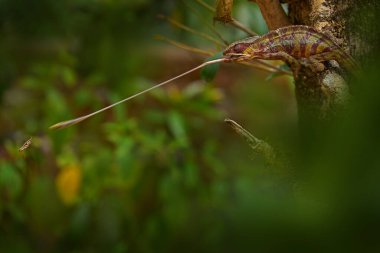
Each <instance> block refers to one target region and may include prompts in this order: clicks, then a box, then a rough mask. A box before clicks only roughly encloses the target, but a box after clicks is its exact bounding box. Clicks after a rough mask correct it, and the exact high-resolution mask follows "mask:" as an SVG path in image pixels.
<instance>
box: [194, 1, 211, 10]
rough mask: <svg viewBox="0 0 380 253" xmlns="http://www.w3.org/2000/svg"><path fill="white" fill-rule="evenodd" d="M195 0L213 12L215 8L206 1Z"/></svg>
mask: <svg viewBox="0 0 380 253" xmlns="http://www.w3.org/2000/svg"><path fill="white" fill-rule="evenodd" d="M195 1H197V3H199V4H200V5H202V6H203V7H205V8H206V9H207V10H209V11H211V12H215V9H214V8H213V7H212V6H210V5H208V4H207V3H205V2H203V1H202V0H195Z"/></svg>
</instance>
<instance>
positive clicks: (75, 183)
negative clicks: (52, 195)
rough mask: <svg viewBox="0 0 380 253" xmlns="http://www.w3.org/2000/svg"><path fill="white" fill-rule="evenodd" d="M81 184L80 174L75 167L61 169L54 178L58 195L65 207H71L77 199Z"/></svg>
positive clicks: (78, 169)
mask: <svg viewBox="0 0 380 253" xmlns="http://www.w3.org/2000/svg"><path fill="white" fill-rule="evenodd" d="M81 182H82V172H81V170H80V168H79V166H77V165H70V166H67V167H64V168H62V170H61V171H60V173H59V174H58V176H57V178H56V182H55V183H56V187H57V191H58V194H59V196H60V198H61V200H62V201H63V203H65V204H66V205H72V204H74V203H75V201H76V200H77V199H78V193H79V189H80V185H81Z"/></svg>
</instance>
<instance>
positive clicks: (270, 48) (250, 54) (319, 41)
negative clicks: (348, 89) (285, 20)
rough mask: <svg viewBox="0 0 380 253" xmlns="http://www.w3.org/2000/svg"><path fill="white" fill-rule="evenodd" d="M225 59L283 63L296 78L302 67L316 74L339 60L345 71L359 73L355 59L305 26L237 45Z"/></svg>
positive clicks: (323, 35)
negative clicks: (329, 63) (328, 64)
mask: <svg viewBox="0 0 380 253" xmlns="http://www.w3.org/2000/svg"><path fill="white" fill-rule="evenodd" d="M223 55H224V56H225V57H226V59H228V60H231V61H247V60H251V59H266V60H283V61H285V62H286V63H288V64H289V65H290V67H291V69H292V70H293V74H294V76H295V77H296V78H297V76H298V72H299V70H300V68H301V64H302V65H306V66H308V67H311V68H312V69H313V71H317V70H318V69H321V68H322V69H323V68H324V66H323V64H322V63H323V62H325V61H329V60H336V61H337V62H338V63H339V66H340V67H343V68H344V69H345V70H346V71H349V72H353V71H355V70H357V69H358V67H357V64H356V63H355V61H354V60H353V58H352V57H351V56H350V55H349V54H347V53H346V52H345V51H344V50H343V49H342V48H341V47H339V46H338V45H337V44H336V43H335V42H334V39H332V38H331V37H330V36H328V35H326V34H324V33H321V32H318V31H317V30H315V29H314V28H312V27H309V26H304V25H293V26H286V27H282V28H279V29H277V30H274V31H271V32H269V33H267V34H264V35H262V36H254V37H249V38H246V39H243V40H240V41H236V42H234V43H232V44H231V45H229V46H228V47H227V48H226V49H225V51H224V52H223Z"/></svg>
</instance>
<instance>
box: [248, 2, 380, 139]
mask: <svg viewBox="0 0 380 253" xmlns="http://www.w3.org/2000/svg"><path fill="white" fill-rule="evenodd" d="M250 1H252V2H256V3H257V4H258V5H259V7H260V10H261V12H262V13H263V16H264V18H265V19H266V23H267V25H268V27H269V29H270V30H272V29H276V28H278V27H280V26H286V25H288V24H289V23H291V24H304V25H308V26H312V27H314V28H316V29H317V30H319V31H321V32H324V33H326V34H327V35H329V36H330V37H332V38H333V39H334V40H335V42H336V43H337V44H339V45H340V46H341V47H342V48H344V49H345V50H346V51H347V52H348V53H349V54H350V55H352V56H353V57H354V58H355V59H356V60H358V61H359V62H361V63H365V60H366V59H369V58H368V57H367V56H368V53H369V52H371V51H372V50H373V48H371V47H373V46H374V45H375V44H374V43H373V42H374V41H375V38H374V37H373V36H374V34H377V32H375V31H374V30H373V29H376V28H373V27H371V26H370V25H368V24H369V23H370V22H366V20H369V19H373V16H375V14H374V10H376V9H377V8H378V7H379V1H377V0H284V1H282V2H283V3H287V4H288V16H287V18H288V21H287V20H286V19H284V13H285V12H284V11H283V10H282V9H281V8H278V7H279V4H280V1H279V0H255V1H253V0H250ZM273 17H277V18H273ZM278 17H280V18H278ZM358 21H360V22H358ZM337 66H338V65H337V64H336V63H334V62H332V63H331V64H328V65H326V68H325V70H324V71H322V72H319V73H313V72H312V71H311V70H309V69H306V68H305V67H304V68H303V69H302V71H301V75H300V77H299V78H298V79H296V80H295V86H296V88H295V90H296V99H297V105H298V118H299V126H300V131H301V132H305V133H304V134H302V135H303V136H305V135H307V132H309V131H310V128H313V126H319V125H320V124H321V123H322V124H323V123H326V122H328V121H329V120H330V119H332V118H334V117H335V115H336V113H337V112H339V111H341V110H342V109H344V108H345V106H346V105H347V103H348V101H349V99H350V96H351V93H352V92H351V89H352V87H351V85H349V81H350V79H349V78H348V75H347V73H343V72H342V71H341V69H339V68H337Z"/></svg>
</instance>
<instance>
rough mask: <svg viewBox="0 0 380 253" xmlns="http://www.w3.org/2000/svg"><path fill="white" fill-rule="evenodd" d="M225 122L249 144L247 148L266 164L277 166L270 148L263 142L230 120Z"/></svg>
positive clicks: (274, 155)
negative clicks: (260, 157)
mask: <svg viewBox="0 0 380 253" xmlns="http://www.w3.org/2000/svg"><path fill="white" fill-rule="evenodd" d="M224 122H226V123H227V124H228V125H229V126H230V127H232V129H234V130H235V132H236V133H238V134H239V135H240V136H241V137H243V138H244V139H245V140H246V141H247V142H248V144H249V146H250V147H251V148H252V149H253V151H254V152H256V153H257V154H259V155H262V156H263V157H264V159H265V161H266V162H267V163H268V164H271V165H274V164H277V163H278V161H277V155H276V152H275V151H274V149H273V148H272V146H270V145H269V144H268V143H266V142H265V141H263V140H260V139H258V138H256V137H255V136H253V135H252V134H251V133H250V132H248V131H247V130H245V129H244V128H243V127H242V126H241V125H239V124H238V123H236V122H235V121H233V120H232V119H225V120H224Z"/></svg>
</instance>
